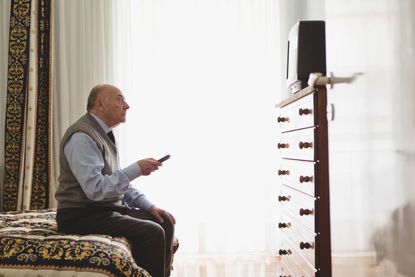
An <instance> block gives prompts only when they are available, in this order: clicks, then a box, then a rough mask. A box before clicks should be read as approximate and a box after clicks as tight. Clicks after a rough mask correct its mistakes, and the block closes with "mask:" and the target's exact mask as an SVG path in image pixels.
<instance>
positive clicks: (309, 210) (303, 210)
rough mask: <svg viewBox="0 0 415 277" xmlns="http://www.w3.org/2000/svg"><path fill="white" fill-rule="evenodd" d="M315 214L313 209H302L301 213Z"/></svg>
mask: <svg viewBox="0 0 415 277" xmlns="http://www.w3.org/2000/svg"><path fill="white" fill-rule="evenodd" d="M312 214H313V210H312V209H302V208H301V209H300V215H301V216H303V215H312Z"/></svg>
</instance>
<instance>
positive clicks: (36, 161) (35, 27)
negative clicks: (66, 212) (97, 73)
mask: <svg viewBox="0 0 415 277" xmlns="http://www.w3.org/2000/svg"><path fill="white" fill-rule="evenodd" d="M51 4H52V2H51V0H12V1H11V8H10V33H9V57H8V77H7V100H6V102H7V103H6V118H5V133H4V135H5V138H4V141H5V171H4V172H5V174H4V175H5V176H4V179H5V180H4V184H3V192H2V197H3V199H2V200H3V201H2V203H3V207H2V210H4V211H14V210H28V209H45V208H48V207H49V188H50V182H51V177H50V172H51V142H52V140H51V133H52V132H51V127H52V118H51V110H52V109H51V108H52V99H51V59H50V57H51V10H52V7H51Z"/></svg>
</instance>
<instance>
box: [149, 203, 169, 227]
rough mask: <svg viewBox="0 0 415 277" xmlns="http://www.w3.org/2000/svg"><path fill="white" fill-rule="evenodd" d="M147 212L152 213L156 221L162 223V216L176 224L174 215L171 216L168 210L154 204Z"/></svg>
mask: <svg viewBox="0 0 415 277" xmlns="http://www.w3.org/2000/svg"><path fill="white" fill-rule="evenodd" d="M148 212H149V213H150V214H151V215H153V216H154V217H155V218H156V219H157V221H158V222H160V223H163V221H164V219H163V217H164V218H167V220H168V221H170V222H171V224H176V219H175V218H174V216H172V215H171V214H170V213H169V212H167V211H165V210H162V209H159V208H157V207H156V206H154V205H153V206H151V207H150V209H149V210H148Z"/></svg>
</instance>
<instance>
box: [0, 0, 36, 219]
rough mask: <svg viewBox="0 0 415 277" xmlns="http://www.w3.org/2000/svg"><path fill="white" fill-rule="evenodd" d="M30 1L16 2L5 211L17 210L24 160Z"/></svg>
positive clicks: (13, 7) (13, 8)
mask: <svg viewBox="0 0 415 277" xmlns="http://www.w3.org/2000/svg"><path fill="white" fill-rule="evenodd" d="M30 10H31V1H30V0H19V1H15V0H12V3H11V8H10V33H9V63H8V76H7V100H6V120H5V134H4V136H5V140H4V141H5V151H4V156H5V157H4V158H5V161H4V164H5V174H4V175H5V176H4V179H5V180H4V186H3V209H4V210H6V211H11V210H16V209H17V202H18V193H19V183H20V180H21V178H22V176H21V175H22V174H21V171H22V166H23V165H22V162H23V161H24V148H23V146H24V135H25V130H24V128H25V114H26V108H27V105H26V103H27V100H26V96H27V82H28V67H29V48H30V45H29V44H30Z"/></svg>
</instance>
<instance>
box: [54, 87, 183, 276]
mask: <svg viewBox="0 0 415 277" xmlns="http://www.w3.org/2000/svg"><path fill="white" fill-rule="evenodd" d="M128 109H129V106H128V104H127V102H126V101H125V99H124V96H123V94H122V92H121V91H120V90H119V89H118V88H116V87H114V86H112V85H109V84H102V85H97V86H95V87H94V88H92V90H91V92H90V94H89V97H88V103H87V111H88V112H87V113H86V114H85V115H83V116H82V117H81V118H80V119H79V120H78V121H76V122H75V123H74V124H73V125H72V126H70V127H69V128H68V130H67V131H66V133H65V135H64V136H63V138H62V141H61V147H60V157H59V162H60V176H59V187H58V190H57V192H56V194H55V197H56V199H57V201H58V209H57V215H56V221H57V224H58V228H59V230H60V231H62V232H65V233H75V234H105V235H111V236H123V237H125V238H127V239H128V240H129V241H130V243H131V246H132V254H133V256H134V259H135V260H136V262H137V264H139V265H140V266H141V267H143V268H144V269H146V270H147V271H148V272H149V273H150V274H151V275H152V276H154V277H165V276H169V275H170V263H171V259H172V241H173V236H174V224H175V219H174V217H173V216H172V215H171V214H170V213H168V212H167V211H165V210H162V209H160V208H158V207H156V206H155V205H154V204H152V203H151V202H150V201H149V200H147V198H146V197H145V195H144V194H142V193H141V192H140V191H138V190H137V189H135V188H133V187H132V186H131V184H130V182H131V181H132V180H134V179H135V178H137V177H139V176H141V175H145V176H146V175H150V174H151V173H152V172H154V171H155V170H157V169H158V168H159V167H160V166H161V163H160V162H159V161H157V160H155V159H153V158H147V159H142V160H138V161H137V162H135V163H133V164H131V165H129V166H127V167H126V168H123V169H121V168H120V165H119V161H118V152H117V144H116V142H115V138H114V135H113V133H112V128H114V127H116V126H117V125H119V124H120V123H122V122H125V120H126V112H127V110H128Z"/></svg>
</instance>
